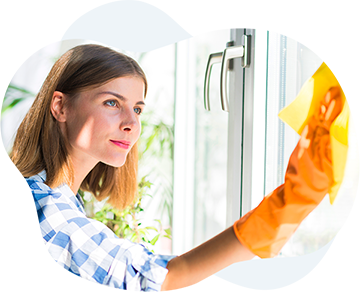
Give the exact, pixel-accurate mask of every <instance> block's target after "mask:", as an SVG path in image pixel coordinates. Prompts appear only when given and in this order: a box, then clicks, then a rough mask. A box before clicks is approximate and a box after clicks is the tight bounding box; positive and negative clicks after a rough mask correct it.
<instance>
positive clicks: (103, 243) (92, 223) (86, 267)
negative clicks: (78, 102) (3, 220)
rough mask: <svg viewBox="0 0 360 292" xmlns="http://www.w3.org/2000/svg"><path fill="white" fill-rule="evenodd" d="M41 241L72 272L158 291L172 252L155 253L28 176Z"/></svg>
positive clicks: (124, 286) (126, 286)
mask: <svg viewBox="0 0 360 292" xmlns="http://www.w3.org/2000/svg"><path fill="white" fill-rule="evenodd" d="M28 183H29V186H30V188H31V190H32V193H33V196H34V200H35V204H36V208H37V212H38V217H39V222H40V228H41V232H42V235H43V238H44V240H45V243H46V247H47V249H48V251H49V253H50V254H51V256H52V257H53V258H54V260H55V261H56V262H57V263H58V264H60V265H61V266H63V267H64V268H65V269H67V270H69V271H71V272H72V273H74V274H76V275H78V276H81V277H82V278H85V279H88V280H90V281H93V282H97V283H100V284H104V285H108V286H111V287H114V288H121V289H129V290H133V291H134V290H135V291H140V290H141V291H159V290H160V288H161V285H162V283H163V281H164V279H165V276H166V274H167V272H168V270H167V269H166V265H167V263H168V262H169V261H170V260H171V259H172V258H174V257H175V256H166V255H156V254H153V253H152V252H150V251H149V250H147V249H146V248H145V247H144V246H143V245H141V244H136V243H133V242H131V241H129V240H127V239H121V238H119V237H117V236H116V235H115V234H114V233H113V232H112V231H111V230H110V229H109V228H108V227H107V226H105V225H104V224H102V223H101V222H98V221H96V220H93V219H89V218H87V217H86V216H85V214H84V213H83V212H81V211H80V210H79V208H77V207H76V206H75V205H74V204H73V202H72V201H71V200H69V199H68V197H66V196H65V195H63V194H62V193H60V192H56V191H54V190H52V189H50V188H49V187H47V186H46V185H45V184H43V183H39V182H36V181H30V180H28Z"/></svg>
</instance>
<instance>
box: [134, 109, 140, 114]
mask: <svg viewBox="0 0 360 292" xmlns="http://www.w3.org/2000/svg"><path fill="white" fill-rule="evenodd" d="M134 112H135V113H136V114H138V115H140V114H141V108H139V107H137V108H134Z"/></svg>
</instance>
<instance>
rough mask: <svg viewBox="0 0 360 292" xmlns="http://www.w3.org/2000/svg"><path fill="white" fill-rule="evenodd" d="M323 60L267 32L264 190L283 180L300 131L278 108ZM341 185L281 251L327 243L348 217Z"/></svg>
mask: <svg viewBox="0 0 360 292" xmlns="http://www.w3.org/2000/svg"><path fill="white" fill-rule="evenodd" d="M321 63H322V60H321V59H320V58H319V57H318V56H316V55H315V54H314V53H313V52H312V51H310V50H309V49H308V48H306V47H305V46H303V45H302V44H300V43H298V42H296V41H294V40H292V39H290V38H287V37H285V36H282V35H279V34H275V33H269V34H268V80H267V104H266V107H267V110H266V158H265V160H266V164H265V165H266V169H265V194H268V193H270V192H271V191H272V190H274V189H275V188H276V187H277V186H279V185H280V184H282V183H283V182H284V175H285V171H286V167H287V163H288V160H289V157H290V154H291V152H292V151H293V149H294V147H295V146H296V143H297V142H298V140H299V135H298V134H297V133H295V131H294V130H292V129H291V128H290V127H289V126H288V125H286V124H284V123H283V122H282V121H281V120H280V119H279V118H278V113H279V111H280V110H281V109H282V108H283V107H285V106H287V105H288V104H289V103H291V102H292V101H293V100H294V99H295V97H296V96H297V94H298V92H299V91H300V89H301V87H302V85H303V84H304V83H305V81H306V80H307V79H308V78H310V77H311V76H312V75H313V74H314V73H315V71H316V70H317V69H318V67H319V66H320V65H321ZM344 190H345V189H344V188H342V189H340V192H339V194H338V197H337V199H336V201H335V203H334V204H333V205H330V203H329V197H328V196H326V197H325V199H324V200H323V201H322V202H321V204H320V205H319V206H318V207H317V208H316V209H315V210H314V211H313V212H312V213H311V214H310V215H309V216H308V217H307V218H306V219H305V220H304V221H303V223H302V224H301V225H300V227H299V228H298V230H297V231H296V233H295V234H294V235H293V237H292V238H291V240H290V241H289V242H288V243H287V244H286V245H285V247H284V248H283V250H282V252H281V255H283V256H295V255H302V254H307V253H310V252H313V251H316V250H318V249H319V248H321V247H322V246H324V245H325V244H327V243H328V242H329V241H330V240H331V239H332V238H333V237H334V236H335V235H336V233H337V231H338V230H339V229H340V227H341V226H342V224H343V223H344V220H345V219H346V217H347V214H348V212H349V208H350V206H351V203H350V201H351V200H352V199H353V198H352V196H346V195H345V196H342V195H341V193H342V192H344Z"/></svg>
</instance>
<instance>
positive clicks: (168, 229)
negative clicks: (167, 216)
mask: <svg viewBox="0 0 360 292" xmlns="http://www.w3.org/2000/svg"><path fill="white" fill-rule="evenodd" d="M164 231H165V232H166V234H167V235H169V236H171V228H170V227H169V228H166V229H164Z"/></svg>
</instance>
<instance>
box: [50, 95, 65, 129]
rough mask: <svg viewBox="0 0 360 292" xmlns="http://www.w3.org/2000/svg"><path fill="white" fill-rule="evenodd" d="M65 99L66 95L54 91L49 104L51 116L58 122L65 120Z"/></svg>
mask: <svg viewBox="0 0 360 292" xmlns="http://www.w3.org/2000/svg"><path fill="white" fill-rule="evenodd" d="M65 101H66V96H65V94H63V93H62V92H60V91H55V92H54V94H53V96H52V99H51V104H50V110H51V113H52V115H53V117H54V118H55V119H56V120H57V121H58V122H65V121H66V114H65V113H66V111H65Z"/></svg>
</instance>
